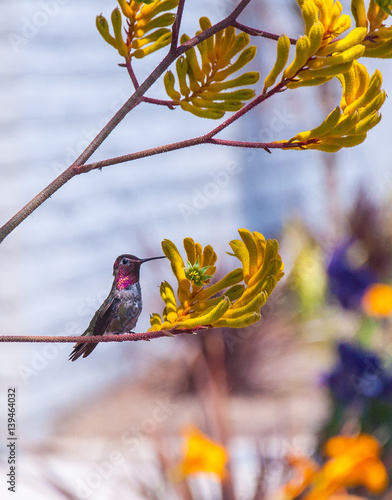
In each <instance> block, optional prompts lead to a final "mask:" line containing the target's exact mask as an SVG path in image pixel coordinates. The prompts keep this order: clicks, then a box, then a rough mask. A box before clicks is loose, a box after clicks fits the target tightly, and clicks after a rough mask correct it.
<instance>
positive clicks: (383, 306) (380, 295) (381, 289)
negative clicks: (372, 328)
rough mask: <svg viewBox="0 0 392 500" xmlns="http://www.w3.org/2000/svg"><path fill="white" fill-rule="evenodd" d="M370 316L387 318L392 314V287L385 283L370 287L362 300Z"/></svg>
mask: <svg viewBox="0 0 392 500" xmlns="http://www.w3.org/2000/svg"><path fill="white" fill-rule="evenodd" d="M362 305H363V308H364V309H365V311H366V313H367V314H369V316H378V317H386V316H390V314H391V313H392V287H391V286H389V285H385V284H384V283H376V284H374V285H370V286H369V287H368V288H367V290H366V292H365V294H364V296H363V299H362Z"/></svg>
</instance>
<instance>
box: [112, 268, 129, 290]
mask: <svg viewBox="0 0 392 500" xmlns="http://www.w3.org/2000/svg"><path fill="white" fill-rule="evenodd" d="M116 284H117V290H124V289H125V288H129V286H130V285H132V284H133V283H132V279H131V277H130V276H129V275H127V274H123V273H121V271H120V272H119V273H118V275H117V282H116Z"/></svg>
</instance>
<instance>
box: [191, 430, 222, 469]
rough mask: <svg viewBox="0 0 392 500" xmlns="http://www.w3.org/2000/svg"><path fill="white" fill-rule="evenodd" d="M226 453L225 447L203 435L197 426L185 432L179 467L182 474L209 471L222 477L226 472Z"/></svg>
mask: <svg viewBox="0 0 392 500" xmlns="http://www.w3.org/2000/svg"><path fill="white" fill-rule="evenodd" d="M227 460H228V454H227V452H226V450H225V448H224V447H223V446H222V445H221V444H219V443H216V442H215V441H212V439H210V438H208V437H207V436H205V435H204V434H203V433H202V432H200V431H199V430H198V429H197V428H191V429H190V431H189V432H188V433H187V434H186V437H185V443H184V452H183V460H182V463H181V469H182V473H183V475H184V476H188V475H190V474H195V473H198V472H210V473H213V474H216V475H217V476H219V478H221V479H222V478H223V477H224V476H225V474H226V464H227Z"/></svg>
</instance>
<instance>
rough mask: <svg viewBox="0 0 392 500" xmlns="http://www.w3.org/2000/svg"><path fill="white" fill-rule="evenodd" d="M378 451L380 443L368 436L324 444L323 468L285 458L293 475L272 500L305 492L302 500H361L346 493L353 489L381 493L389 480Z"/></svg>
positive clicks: (340, 438)
mask: <svg viewBox="0 0 392 500" xmlns="http://www.w3.org/2000/svg"><path fill="white" fill-rule="evenodd" d="M380 451H381V446H380V444H379V442H378V441H377V440H376V439H375V438H374V437H373V436H370V435H368V434H359V435H358V436H334V437H332V438H331V439H329V440H328V441H327V442H326V444H325V454H326V455H327V456H328V457H329V459H328V460H327V462H326V463H325V464H324V465H323V466H322V467H319V466H318V465H317V464H316V463H315V462H314V461H313V460H311V459H310V458H308V457H288V460H289V462H290V463H291V465H292V466H293V468H294V475H293V477H292V479H290V480H289V481H288V482H287V483H286V484H285V485H284V486H283V487H282V488H280V489H279V490H278V491H277V492H276V493H275V495H274V496H273V498H274V500H293V499H294V498H296V497H298V496H299V495H300V494H301V493H303V492H304V491H305V490H307V494H306V495H305V496H304V497H303V500H346V499H347V500H349V499H351V500H361V499H360V497H356V496H351V495H349V494H348V493H347V492H346V488H350V487H355V486H365V487H366V488H367V489H368V490H369V491H370V492H371V493H375V494H378V493H381V492H382V491H383V490H384V489H385V488H386V486H387V482H388V478H387V473H386V470H385V467H384V465H383V463H382V462H381V460H380V459H379V454H380Z"/></svg>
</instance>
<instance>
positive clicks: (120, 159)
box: [76, 80, 298, 174]
mask: <svg viewBox="0 0 392 500" xmlns="http://www.w3.org/2000/svg"><path fill="white" fill-rule="evenodd" d="M287 82H288V80H282V81H281V82H280V83H278V84H277V85H275V87H273V88H272V89H270V90H269V91H268V92H266V93H265V94H261V95H259V96H258V97H256V98H255V99H253V101H251V102H250V103H248V104H247V105H246V106H244V107H243V108H242V109H240V110H239V111H237V112H236V113H235V114H234V115H232V116H231V117H229V118H228V119H227V120H225V121H224V122H222V123H221V124H220V125H218V126H217V127H215V128H214V129H213V130H211V131H210V132H208V133H207V134H205V135H202V136H199V137H193V138H191V139H185V140H184V141H179V142H174V143H172V144H165V145H164V146H157V147H155V148H150V149H145V150H143V151H138V152H136V153H129V154H127V155H122V156H117V157H114V158H109V159H107V160H101V161H98V162H95V163H88V164H86V165H82V166H80V167H76V168H77V170H78V173H80V174H81V173H86V172H90V171H91V170H96V169H101V168H103V167H109V166H111V165H118V164H119V163H125V162H128V161H134V160H139V159H140V158H146V157H148V156H155V155H157V154H161V153H167V152H169V151H176V150H177V149H184V148H187V147H191V146H198V145H201V144H214V143H215V144H222V145H230V146H234V145H236V144H235V142H236V141H224V140H223V139H222V140H219V139H215V140H212V139H213V137H214V136H215V135H216V134H218V133H219V132H221V131H222V130H224V129H225V128H226V127H228V126H229V125H231V124H232V123H233V122H235V121H236V120H238V119H239V118H241V116H243V115H244V114H245V113H247V112H248V111H250V110H251V109H253V108H254V107H255V106H257V105H258V104H260V103H262V102H263V101H265V100H266V99H268V98H269V97H271V96H272V95H274V94H276V93H278V92H281V91H282V90H283V89H284V88H285V86H286V84H287ZM247 144H252V143H246V142H244V143H241V142H239V141H238V142H237V145H238V147H243V146H244V147H256V146H248V145H247ZM254 144H262V145H259V146H257V147H258V148H260V149H265V150H266V151H267V150H268V149H278V148H279V149H283V148H284V149H287V148H289V147H290V146H289V145H288V144H289V143H275V142H270V143H254ZM279 144H280V146H279ZM297 146H298V144H297ZM291 147H293V146H291Z"/></svg>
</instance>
